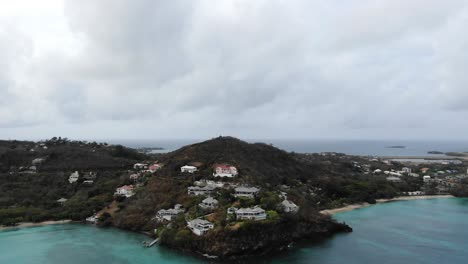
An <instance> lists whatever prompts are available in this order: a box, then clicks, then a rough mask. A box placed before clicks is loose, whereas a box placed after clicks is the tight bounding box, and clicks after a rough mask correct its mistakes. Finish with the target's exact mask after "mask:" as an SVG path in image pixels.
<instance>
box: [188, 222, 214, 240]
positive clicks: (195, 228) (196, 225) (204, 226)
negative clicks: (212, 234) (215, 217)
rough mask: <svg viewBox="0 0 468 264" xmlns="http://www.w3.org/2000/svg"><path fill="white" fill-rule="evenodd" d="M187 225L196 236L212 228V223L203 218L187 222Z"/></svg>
mask: <svg viewBox="0 0 468 264" xmlns="http://www.w3.org/2000/svg"><path fill="white" fill-rule="evenodd" d="M187 227H188V228H189V229H190V230H192V232H193V233H194V234H195V235H197V236H203V235H204V234H205V233H206V232H208V231H210V230H211V229H213V228H214V224H213V223H211V222H209V221H206V220H203V219H195V220H192V221H188V222H187Z"/></svg>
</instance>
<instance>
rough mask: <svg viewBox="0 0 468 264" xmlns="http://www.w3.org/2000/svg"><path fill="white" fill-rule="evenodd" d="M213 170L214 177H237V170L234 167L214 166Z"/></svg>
mask: <svg viewBox="0 0 468 264" xmlns="http://www.w3.org/2000/svg"><path fill="white" fill-rule="evenodd" d="M213 168H214V173H213V176H214V177H229V178H232V177H234V176H237V169H236V167H234V166H230V165H226V164H216V165H214V166H213Z"/></svg>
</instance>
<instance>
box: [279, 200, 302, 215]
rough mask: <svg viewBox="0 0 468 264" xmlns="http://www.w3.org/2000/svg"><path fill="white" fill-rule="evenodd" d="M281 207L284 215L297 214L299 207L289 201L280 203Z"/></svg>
mask: <svg viewBox="0 0 468 264" xmlns="http://www.w3.org/2000/svg"><path fill="white" fill-rule="evenodd" d="M281 207H282V208H283V210H284V211H285V212H286V213H297V211H299V206H297V205H296V204H295V203H293V202H291V201H289V200H284V201H282V202H281Z"/></svg>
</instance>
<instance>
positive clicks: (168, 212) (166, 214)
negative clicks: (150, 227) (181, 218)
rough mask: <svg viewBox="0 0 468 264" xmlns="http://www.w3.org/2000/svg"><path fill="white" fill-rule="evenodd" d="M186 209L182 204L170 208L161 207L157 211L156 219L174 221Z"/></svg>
mask: <svg viewBox="0 0 468 264" xmlns="http://www.w3.org/2000/svg"><path fill="white" fill-rule="evenodd" d="M184 212H185V210H184V208H183V207H182V205H180V204H176V205H175V206H174V208H170V209H161V210H159V211H158V212H157V213H156V217H155V219H157V220H159V221H164V220H167V221H172V220H174V219H175V218H176V217H177V216H178V215H179V214H182V213H184Z"/></svg>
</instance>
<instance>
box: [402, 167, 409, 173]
mask: <svg viewBox="0 0 468 264" xmlns="http://www.w3.org/2000/svg"><path fill="white" fill-rule="evenodd" d="M401 172H402V173H406V174H410V173H411V168H408V167H404V168H402V169H401Z"/></svg>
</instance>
